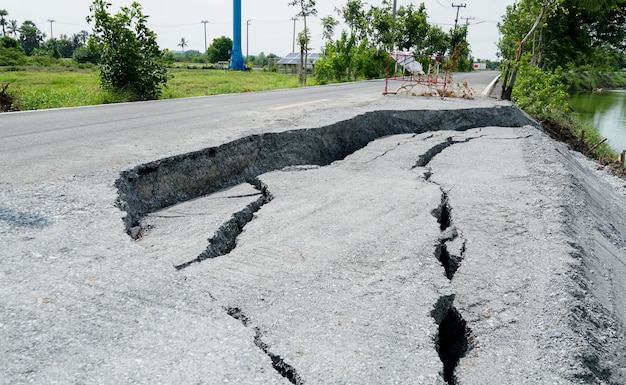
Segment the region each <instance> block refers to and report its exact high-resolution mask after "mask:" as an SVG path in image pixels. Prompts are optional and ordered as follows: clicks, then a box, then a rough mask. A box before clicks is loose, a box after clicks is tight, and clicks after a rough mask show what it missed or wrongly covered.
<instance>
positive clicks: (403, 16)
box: [398, 3, 430, 55]
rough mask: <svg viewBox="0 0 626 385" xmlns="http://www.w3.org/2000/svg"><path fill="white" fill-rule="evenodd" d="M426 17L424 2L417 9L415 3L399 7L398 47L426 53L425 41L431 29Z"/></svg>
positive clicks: (417, 52) (419, 53)
mask: <svg viewBox="0 0 626 385" xmlns="http://www.w3.org/2000/svg"><path fill="white" fill-rule="evenodd" d="M426 18H427V15H426V7H425V6H424V3H422V4H420V7H419V8H418V9H415V7H414V6H413V4H410V5H409V6H408V7H406V8H405V7H400V9H398V23H399V30H398V47H399V48H400V49H405V50H407V51H413V52H415V53H416V54H418V55H423V54H424V51H425V44H424V42H425V41H426V37H427V36H428V31H429V30H430V25H429V24H428V21H426Z"/></svg>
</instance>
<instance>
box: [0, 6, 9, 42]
mask: <svg viewBox="0 0 626 385" xmlns="http://www.w3.org/2000/svg"><path fill="white" fill-rule="evenodd" d="M8 15H9V12H7V11H6V10H4V9H0V26H2V36H6V35H7V31H6V30H5V27H6V25H7V19H5V18H4V17H5V16H8Z"/></svg>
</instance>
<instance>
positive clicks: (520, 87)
mask: <svg viewBox="0 0 626 385" xmlns="http://www.w3.org/2000/svg"><path fill="white" fill-rule="evenodd" d="M565 90H566V87H565V84H564V83H563V81H562V78H561V75H560V69H557V71H556V72H555V73H550V72H546V71H542V70H541V69H539V68H537V67H532V68H531V67H530V64H529V62H528V61H523V62H522V63H520V68H519V72H518V75H517V81H516V82H515V88H514V90H513V95H512V99H513V102H514V103H515V104H517V105H518V106H519V107H520V108H522V109H523V110H525V111H526V112H528V113H529V114H531V115H533V116H536V117H538V118H539V119H541V118H543V117H546V116H550V115H551V114H554V113H561V114H566V113H568V112H569V109H570V107H569V102H568V100H569V96H568V94H567V92H566V91H565Z"/></svg>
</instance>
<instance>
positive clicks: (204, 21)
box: [201, 20, 208, 55]
mask: <svg viewBox="0 0 626 385" xmlns="http://www.w3.org/2000/svg"><path fill="white" fill-rule="evenodd" d="M201 23H202V24H204V54H205V55H206V50H207V48H208V47H207V45H206V23H208V20H202V21H201Z"/></svg>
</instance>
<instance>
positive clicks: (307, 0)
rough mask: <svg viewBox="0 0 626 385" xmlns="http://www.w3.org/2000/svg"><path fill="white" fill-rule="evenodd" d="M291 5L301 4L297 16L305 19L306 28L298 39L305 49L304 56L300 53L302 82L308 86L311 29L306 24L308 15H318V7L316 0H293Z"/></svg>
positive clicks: (302, 48)
mask: <svg viewBox="0 0 626 385" xmlns="http://www.w3.org/2000/svg"><path fill="white" fill-rule="evenodd" d="M289 5H290V6H294V7H295V6H299V7H300V12H298V13H297V16H301V17H302V18H303V20H304V30H303V31H302V32H301V33H300V34H299V35H298V41H299V42H300V44H304V45H303V46H302V45H301V49H300V51H301V52H302V51H304V57H302V55H300V58H301V59H300V64H301V65H300V68H301V69H302V72H303V74H301V82H302V85H304V86H306V72H307V71H306V65H305V64H306V63H307V62H308V60H309V40H310V39H309V38H308V36H309V29H308V28H307V25H306V18H307V17H308V16H315V15H317V9H315V0H292V1H291V2H290V3H289Z"/></svg>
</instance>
